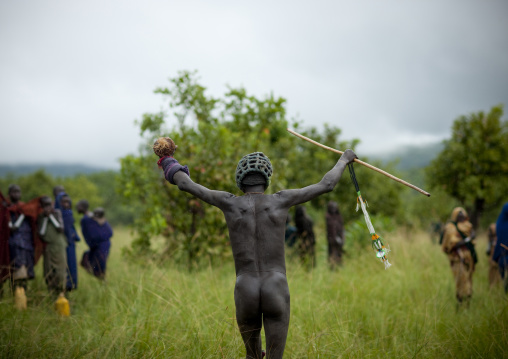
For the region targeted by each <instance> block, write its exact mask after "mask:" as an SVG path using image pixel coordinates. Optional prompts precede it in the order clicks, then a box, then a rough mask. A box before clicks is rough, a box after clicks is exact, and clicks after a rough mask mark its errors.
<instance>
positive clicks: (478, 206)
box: [470, 198, 485, 230]
mask: <svg viewBox="0 0 508 359" xmlns="http://www.w3.org/2000/svg"><path fill="white" fill-rule="evenodd" d="M484 207H485V198H476V199H475V200H474V207H473V210H472V211H471V216H470V220H471V224H472V225H473V228H474V229H475V230H477V229H478V226H479V225H480V218H481V216H482V214H483V209H484Z"/></svg>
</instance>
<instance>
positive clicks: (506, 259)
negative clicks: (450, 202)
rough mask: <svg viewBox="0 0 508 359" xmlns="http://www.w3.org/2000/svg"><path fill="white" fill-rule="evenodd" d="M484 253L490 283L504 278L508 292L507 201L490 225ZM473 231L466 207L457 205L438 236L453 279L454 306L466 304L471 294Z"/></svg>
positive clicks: (474, 258) (476, 260)
mask: <svg viewBox="0 0 508 359" xmlns="http://www.w3.org/2000/svg"><path fill="white" fill-rule="evenodd" d="M487 235H488V246H487V255H488V256H489V283H490V284H491V285H494V284H495V283H496V282H499V281H500V280H501V279H503V280H504V290H505V292H506V293H508V203H506V204H505V205H504V207H503V209H502V210H501V213H500V214H499V217H498V219H497V222H496V223H493V224H491V225H490V226H489V228H488V231H487ZM475 237H476V234H475V231H474V230H473V225H472V224H471V222H470V221H469V217H468V214H467V212H466V210H465V209H464V208H462V207H457V208H455V209H454V210H453V211H452V214H451V217H450V221H449V222H448V223H447V224H446V225H445V227H444V230H443V232H442V236H441V246H442V249H443V252H445V253H446V254H447V256H448V259H449V261H450V266H451V269H452V273H453V278H454V280H455V290H456V291H455V294H456V298H457V307H460V306H462V305H465V306H468V305H469V301H470V299H471V296H472V294H473V273H474V270H475V265H476V263H477V262H478V255H477V253H476V250H475V245H474V243H475Z"/></svg>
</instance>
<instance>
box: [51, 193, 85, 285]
mask: <svg viewBox="0 0 508 359" xmlns="http://www.w3.org/2000/svg"><path fill="white" fill-rule="evenodd" d="M53 194H54V195H55V208H56V209H59V210H60V211H62V218H63V221H64V233H65V237H66V238H67V244H68V245H67V282H66V284H65V289H66V290H67V291H71V290H74V289H77V288H78V265H77V259H76V242H79V241H80V238H79V236H78V232H77V231H76V227H75V226H74V215H73V213H72V201H71V198H70V197H69V195H68V194H67V193H65V191H64V189H63V187H62V186H56V187H55V188H54V189H53Z"/></svg>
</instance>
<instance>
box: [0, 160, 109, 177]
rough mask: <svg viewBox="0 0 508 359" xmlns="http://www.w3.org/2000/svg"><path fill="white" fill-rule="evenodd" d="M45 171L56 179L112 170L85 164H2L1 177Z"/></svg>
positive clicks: (0, 167)
mask: <svg viewBox="0 0 508 359" xmlns="http://www.w3.org/2000/svg"><path fill="white" fill-rule="evenodd" d="M40 169H43V170H44V171H45V172H46V173H48V174H50V175H52V176H54V177H69V176H74V175H77V174H90V173H95V172H102V171H107V170H110V168H101V167H94V166H88V165H83V164H64V163H51V164H20V165H4V164H0V177H4V176H6V175H7V174H12V175H15V176H22V175H26V174H30V173H33V172H35V171H38V170H40Z"/></svg>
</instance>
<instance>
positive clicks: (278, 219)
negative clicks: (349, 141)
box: [153, 137, 357, 359]
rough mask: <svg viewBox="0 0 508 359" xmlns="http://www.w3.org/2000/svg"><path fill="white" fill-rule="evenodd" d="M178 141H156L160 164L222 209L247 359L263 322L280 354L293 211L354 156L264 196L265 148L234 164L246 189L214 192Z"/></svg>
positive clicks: (330, 185)
mask: <svg viewBox="0 0 508 359" xmlns="http://www.w3.org/2000/svg"><path fill="white" fill-rule="evenodd" d="M175 149H176V145H175V143H174V142H173V141H172V140H171V139H170V138H168V137H165V138H159V139H157V140H156V141H155V143H154V146H153V150H154V152H155V154H156V155H158V156H159V161H158V165H159V167H160V168H162V170H163V171H164V176H165V178H166V180H167V181H169V182H170V183H171V184H174V185H177V186H178V189H179V190H180V191H184V192H188V193H190V194H192V195H194V196H196V197H197V198H199V199H201V200H203V201H205V202H206V203H208V204H210V205H212V206H215V207H218V208H219V209H220V210H222V212H223V213H224V217H225V219H226V223H227V226H228V230H229V238H230V242H231V247H232V251H233V258H234V262H235V270H236V284H235V291H234V297H235V306H236V320H237V323H238V327H239V330H240V333H241V335H242V339H243V341H244V344H245V349H246V358H261V356H262V350H261V328H262V326H263V325H264V329H265V337H266V354H267V357H268V358H270V359H278V358H282V355H283V353H284V348H285V345H286V338H287V333H288V326H289V308H290V300H289V287H288V283H287V278H286V263H285V257H284V233H285V224H286V219H287V216H288V212H289V209H290V208H291V207H293V206H295V205H298V204H301V203H304V202H307V201H309V200H311V199H313V198H315V197H317V196H319V195H321V194H324V193H328V192H330V191H332V190H333V189H334V187H335V186H336V185H337V183H338V182H339V180H340V178H341V177H342V174H343V172H344V169H345V168H346V166H347V165H348V164H349V163H351V162H352V161H353V160H354V159H355V158H357V157H356V155H355V153H354V152H353V151H351V150H346V151H345V152H344V154H343V155H342V156H341V157H340V159H339V161H338V162H337V163H336V165H335V166H334V167H333V168H332V169H331V170H330V171H328V172H327V173H326V174H325V175H324V177H323V178H322V179H321V181H320V182H318V183H315V184H312V185H310V186H307V187H304V188H300V189H290V190H282V191H280V192H277V193H275V194H271V195H265V191H266V189H267V188H268V186H269V184H270V177H271V175H272V164H271V162H270V160H269V158H268V157H267V156H266V155H264V154H263V153H262V152H254V153H251V154H248V155H246V156H244V157H243V158H242V159H241V160H240V162H239V163H238V166H237V168H236V184H237V186H238V187H239V188H240V190H241V191H242V192H243V193H244V195H242V196H235V195H234V194H232V193H228V192H224V191H217V190H211V189H208V188H206V187H204V186H201V185H199V184H197V183H195V182H193V181H192V179H191V178H190V174H189V170H188V168H187V166H182V165H180V164H179V163H178V161H177V160H176V159H175V158H174V157H173V153H174V151H175Z"/></svg>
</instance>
